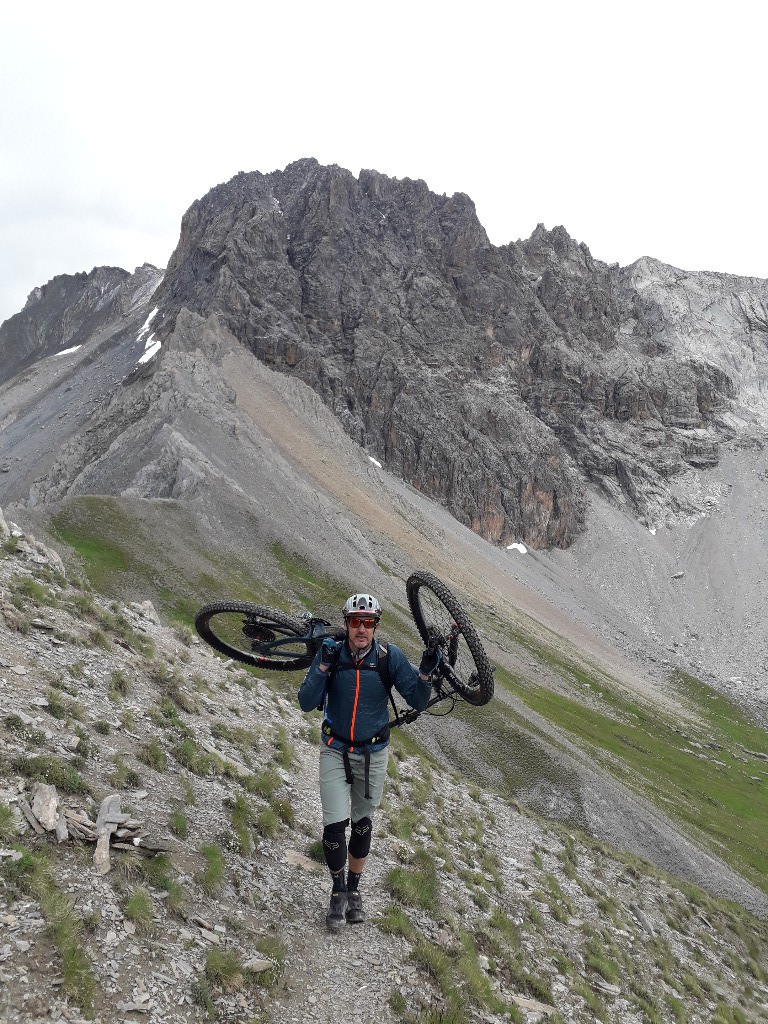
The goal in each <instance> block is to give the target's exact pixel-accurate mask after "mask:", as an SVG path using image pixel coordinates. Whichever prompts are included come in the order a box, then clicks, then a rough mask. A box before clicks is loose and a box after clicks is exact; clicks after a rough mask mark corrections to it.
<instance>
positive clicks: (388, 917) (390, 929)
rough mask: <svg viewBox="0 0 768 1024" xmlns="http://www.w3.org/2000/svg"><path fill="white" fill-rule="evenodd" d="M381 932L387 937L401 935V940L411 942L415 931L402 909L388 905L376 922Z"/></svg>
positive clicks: (414, 936)
mask: <svg viewBox="0 0 768 1024" xmlns="http://www.w3.org/2000/svg"><path fill="white" fill-rule="evenodd" d="M377 923H378V926H379V928H380V929H381V931H383V932H386V933H387V934H388V935H402V936H403V938H406V939H410V940H411V941H413V940H414V939H415V938H416V929H415V927H414V926H413V925H412V924H411V920H410V918H409V917H408V915H407V914H406V912H405V911H404V910H403V909H402V907H398V906H395V904H394V903H392V904H390V905H389V906H388V907H387V909H386V911H385V912H384V914H382V916H381V917H380V918H379V920H378V922H377Z"/></svg>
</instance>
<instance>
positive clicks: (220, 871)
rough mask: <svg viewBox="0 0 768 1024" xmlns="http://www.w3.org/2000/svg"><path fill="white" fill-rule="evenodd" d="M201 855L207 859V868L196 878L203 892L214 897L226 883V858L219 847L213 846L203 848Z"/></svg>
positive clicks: (207, 845) (208, 845)
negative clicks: (224, 882)
mask: <svg viewBox="0 0 768 1024" xmlns="http://www.w3.org/2000/svg"><path fill="white" fill-rule="evenodd" d="M200 853H201V854H202V855H203V858H204V859H205V867H204V868H203V870H202V871H201V872H199V873H198V874H197V875H196V876H195V877H196V879H197V882H198V884H199V885H200V888H201V889H202V890H203V892H204V893H205V894H206V895H207V896H213V895H214V893H217V892H218V891H219V889H220V888H221V886H222V884H223V881H224V857H223V855H222V852H221V850H220V849H219V848H218V846H213V845H212V844H206V845H205V846H203V847H202V848H201V849H200Z"/></svg>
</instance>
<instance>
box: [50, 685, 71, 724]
mask: <svg viewBox="0 0 768 1024" xmlns="http://www.w3.org/2000/svg"><path fill="white" fill-rule="evenodd" d="M45 699H46V700H47V701H48V707H47V708H46V709H45V710H46V711H47V712H48V714H49V715H51V716H52V717H53V718H58V719H62V718H66V717H67V709H66V706H65V705H64V702H63V701H62V699H61V697H60V696H59V694H58V692H57V691H56V690H53V689H50V690H48V692H47V693H46V695H45Z"/></svg>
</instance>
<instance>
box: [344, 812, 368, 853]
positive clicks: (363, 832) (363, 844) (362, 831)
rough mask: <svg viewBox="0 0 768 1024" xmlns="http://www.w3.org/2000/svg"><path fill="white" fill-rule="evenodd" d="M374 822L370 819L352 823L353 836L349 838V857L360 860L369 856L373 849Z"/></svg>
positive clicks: (366, 818)
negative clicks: (372, 832) (372, 833)
mask: <svg viewBox="0 0 768 1024" xmlns="http://www.w3.org/2000/svg"><path fill="white" fill-rule="evenodd" d="M372 829H373V822H372V821H371V819H370V818H369V817H367V816H366V817H365V818H361V819H360V821H353V822H352V835H351V836H350V837H349V855H350V857H355V858H357V859H358V860H362V859H363V858H364V857H367V856H368V851H369V850H370V848H371V831H372Z"/></svg>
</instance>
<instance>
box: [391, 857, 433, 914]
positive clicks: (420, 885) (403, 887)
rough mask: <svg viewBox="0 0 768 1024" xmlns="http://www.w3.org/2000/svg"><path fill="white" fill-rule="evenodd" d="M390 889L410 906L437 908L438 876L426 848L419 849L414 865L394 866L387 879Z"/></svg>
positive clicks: (430, 909) (402, 901)
mask: <svg viewBox="0 0 768 1024" xmlns="http://www.w3.org/2000/svg"><path fill="white" fill-rule="evenodd" d="M385 884H386V885H387V887H388V889H389V891H390V892H391V893H392V895H393V896H394V897H395V898H396V899H398V900H400V902H401V903H403V904H405V905H406V906H409V907H422V908H423V909H424V910H429V911H432V912H434V911H435V910H436V909H437V891H438V877H437V869H436V868H435V864H434V861H433V858H432V857H431V856H429V854H428V853H427V851H426V850H424V849H421V850H419V851H417V853H416V855H415V857H414V866H413V867H407V868H406V867H396V868H392V870H391V871H390V872H389V874H388V875H387V877H386V879H385Z"/></svg>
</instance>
